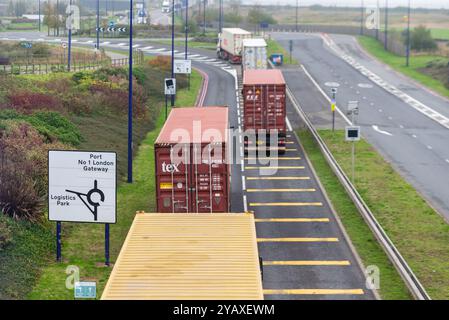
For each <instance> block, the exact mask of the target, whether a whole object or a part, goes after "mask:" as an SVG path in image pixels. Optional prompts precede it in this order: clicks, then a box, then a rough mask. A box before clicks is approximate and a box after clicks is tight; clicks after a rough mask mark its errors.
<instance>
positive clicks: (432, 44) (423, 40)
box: [410, 26, 438, 51]
mask: <svg viewBox="0 0 449 320" xmlns="http://www.w3.org/2000/svg"><path fill="white" fill-rule="evenodd" d="M410 41H411V48H412V49H413V50H416V51H426V50H428V51H433V50H436V49H437V47H438V45H437V42H436V41H435V39H433V38H432V34H431V30H430V29H427V28H426V27H425V26H418V27H416V28H415V29H413V30H412V34H411V40H410Z"/></svg>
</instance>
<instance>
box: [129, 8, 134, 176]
mask: <svg viewBox="0 0 449 320" xmlns="http://www.w3.org/2000/svg"><path fill="white" fill-rule="evenodd" d="M129 3H130V4H129V58H128V62H129V67H128V68H129V75H128V83H129V88H128V183H132V182H133V7H134V6H133V0H130V2H129Z"/></svg>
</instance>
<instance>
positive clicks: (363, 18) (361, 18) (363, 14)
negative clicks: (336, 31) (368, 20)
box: [360, 0, 365, 36]
mask: <svg viewBox="0 0 449 320" xmlns="http://www.w3.org/2000/svg"><path fill="white" fill-rule="evenodd" d="M364 24H365V4H364V3H363V0H362V6H361V8H360V34H361V35H362V36H363V33H364V29H365V26H364Z"/></svg>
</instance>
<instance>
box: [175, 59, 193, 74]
mask: <svg viewBox="0 0 449 320" xmlns="http://www.w3.org/2000/svg"><path fill="white" fill-rule="evenodd" d="M174 66H175V73H176V74H191V73H192V61H191V60H175V65H174Z"/></svg>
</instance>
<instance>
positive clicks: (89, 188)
mask: <svg viewBox="0 0 449 320" xmlns="http://www.w3.org/2000/svg"><path fill="white" fill-rule="evenodd" d="M116 211H117V154H116V153H115V152H102V151H101V152H100V151H73V150H70V151H67V150H50V151H49V152H48V220H49V221H55V222H56V260H57V261H58V262H61V261H62V254H61V245H62V239H61V229H62V222H64V221H65V222H84V223H100V224H105V264H106V265H107V266H109V224H110V223H116V220H117V215H116Z"/></svg>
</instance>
